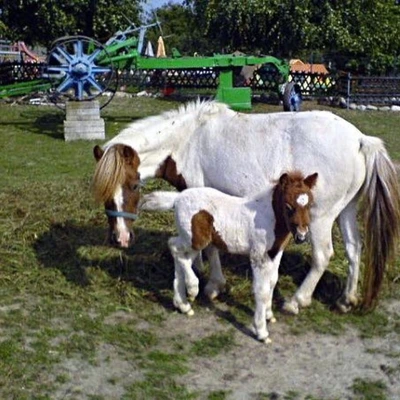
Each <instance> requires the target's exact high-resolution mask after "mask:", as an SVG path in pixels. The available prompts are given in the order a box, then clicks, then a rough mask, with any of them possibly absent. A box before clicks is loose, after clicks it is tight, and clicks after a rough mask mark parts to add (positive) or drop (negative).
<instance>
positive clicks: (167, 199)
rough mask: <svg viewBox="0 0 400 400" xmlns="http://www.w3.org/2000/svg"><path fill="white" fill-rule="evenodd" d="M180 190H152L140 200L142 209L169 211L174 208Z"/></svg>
mask: <svg viewBox="0 0 400 400" xmlns="http://www.w3.org/2000/svg"><path fill="white" fill-rule="evenodd" d="M178 196H179V192H152V193H150V194H146V195H144V196H143V197H142V199H141V200H140V206H139V207H140V209H141V210H145V211H168V210H172V209H173V208H174V204H175V200H176V199H177V197H178Z"/></svg>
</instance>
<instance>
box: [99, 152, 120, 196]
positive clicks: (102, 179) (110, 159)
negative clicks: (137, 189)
mask: <svg viewBox="0 0 400 400" xmlns="http://www.w3.org/2000/svg"><path fill="white" fill-rule="evenodd" d="M124 181H125V168H124V162H123V158H122V156H121V154H120V153H119V152H118V150H117V148H116V147H115V146H111V147H109V148H108V149H107V150H106V151H105V152H104V154H103V156H102V157H101V159H100V160H99V161H98V163H97V165H96V169H95V171H94V175H93V179H92V191H93V194H94V198H95V200H96V201H98V202H106V201H108V200H110V199H112V197H113V196H114V193H115V190H116V188H117V186H118V185H120V184H122V183H123V182H124Z"/></svg>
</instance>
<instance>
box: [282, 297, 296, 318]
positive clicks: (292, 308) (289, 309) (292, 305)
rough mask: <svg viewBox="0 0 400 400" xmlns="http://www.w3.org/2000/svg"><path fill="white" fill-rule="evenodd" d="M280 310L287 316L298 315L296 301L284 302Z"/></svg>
mask: <svg viewBox="0 0 400 400" xmlns="http://www.w3.org/2000/svg"><path fill="white" fill-rule="evenodd" d="M282 310H283V311H285V312H286V313H288V314H292V315H297V314H298V313H299V305H298V304H297V302H296V301H294V300H291V301H285V303H284V304H283V307H282Z"/></svg>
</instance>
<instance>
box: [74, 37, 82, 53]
mask: <svg viewBox="0 0 400 400" xmlns="http://www.w3.org/2000/svg"><path fill="white" fill-rule="evenodd" d="M74 53H75V56H76V57H82V56H83V43H82V41H81V40H77V41H76V42H75V43H74Z"/></svg>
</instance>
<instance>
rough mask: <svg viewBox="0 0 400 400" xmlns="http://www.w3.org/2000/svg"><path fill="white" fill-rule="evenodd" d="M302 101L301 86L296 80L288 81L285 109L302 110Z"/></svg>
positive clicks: (284, 96)
mask: <svg viewBox="0 0 400 400" xmlns="http://www.w3.org/2000/svg"><path fill="white" fill-rule="evenodd" d="M301 102H302V97H301V89H300V86H299V85H298V84H297V83H295V82H288V83H287V84H286V86H285V90H284V92H283V111H300V107H301Z"/></svg>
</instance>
